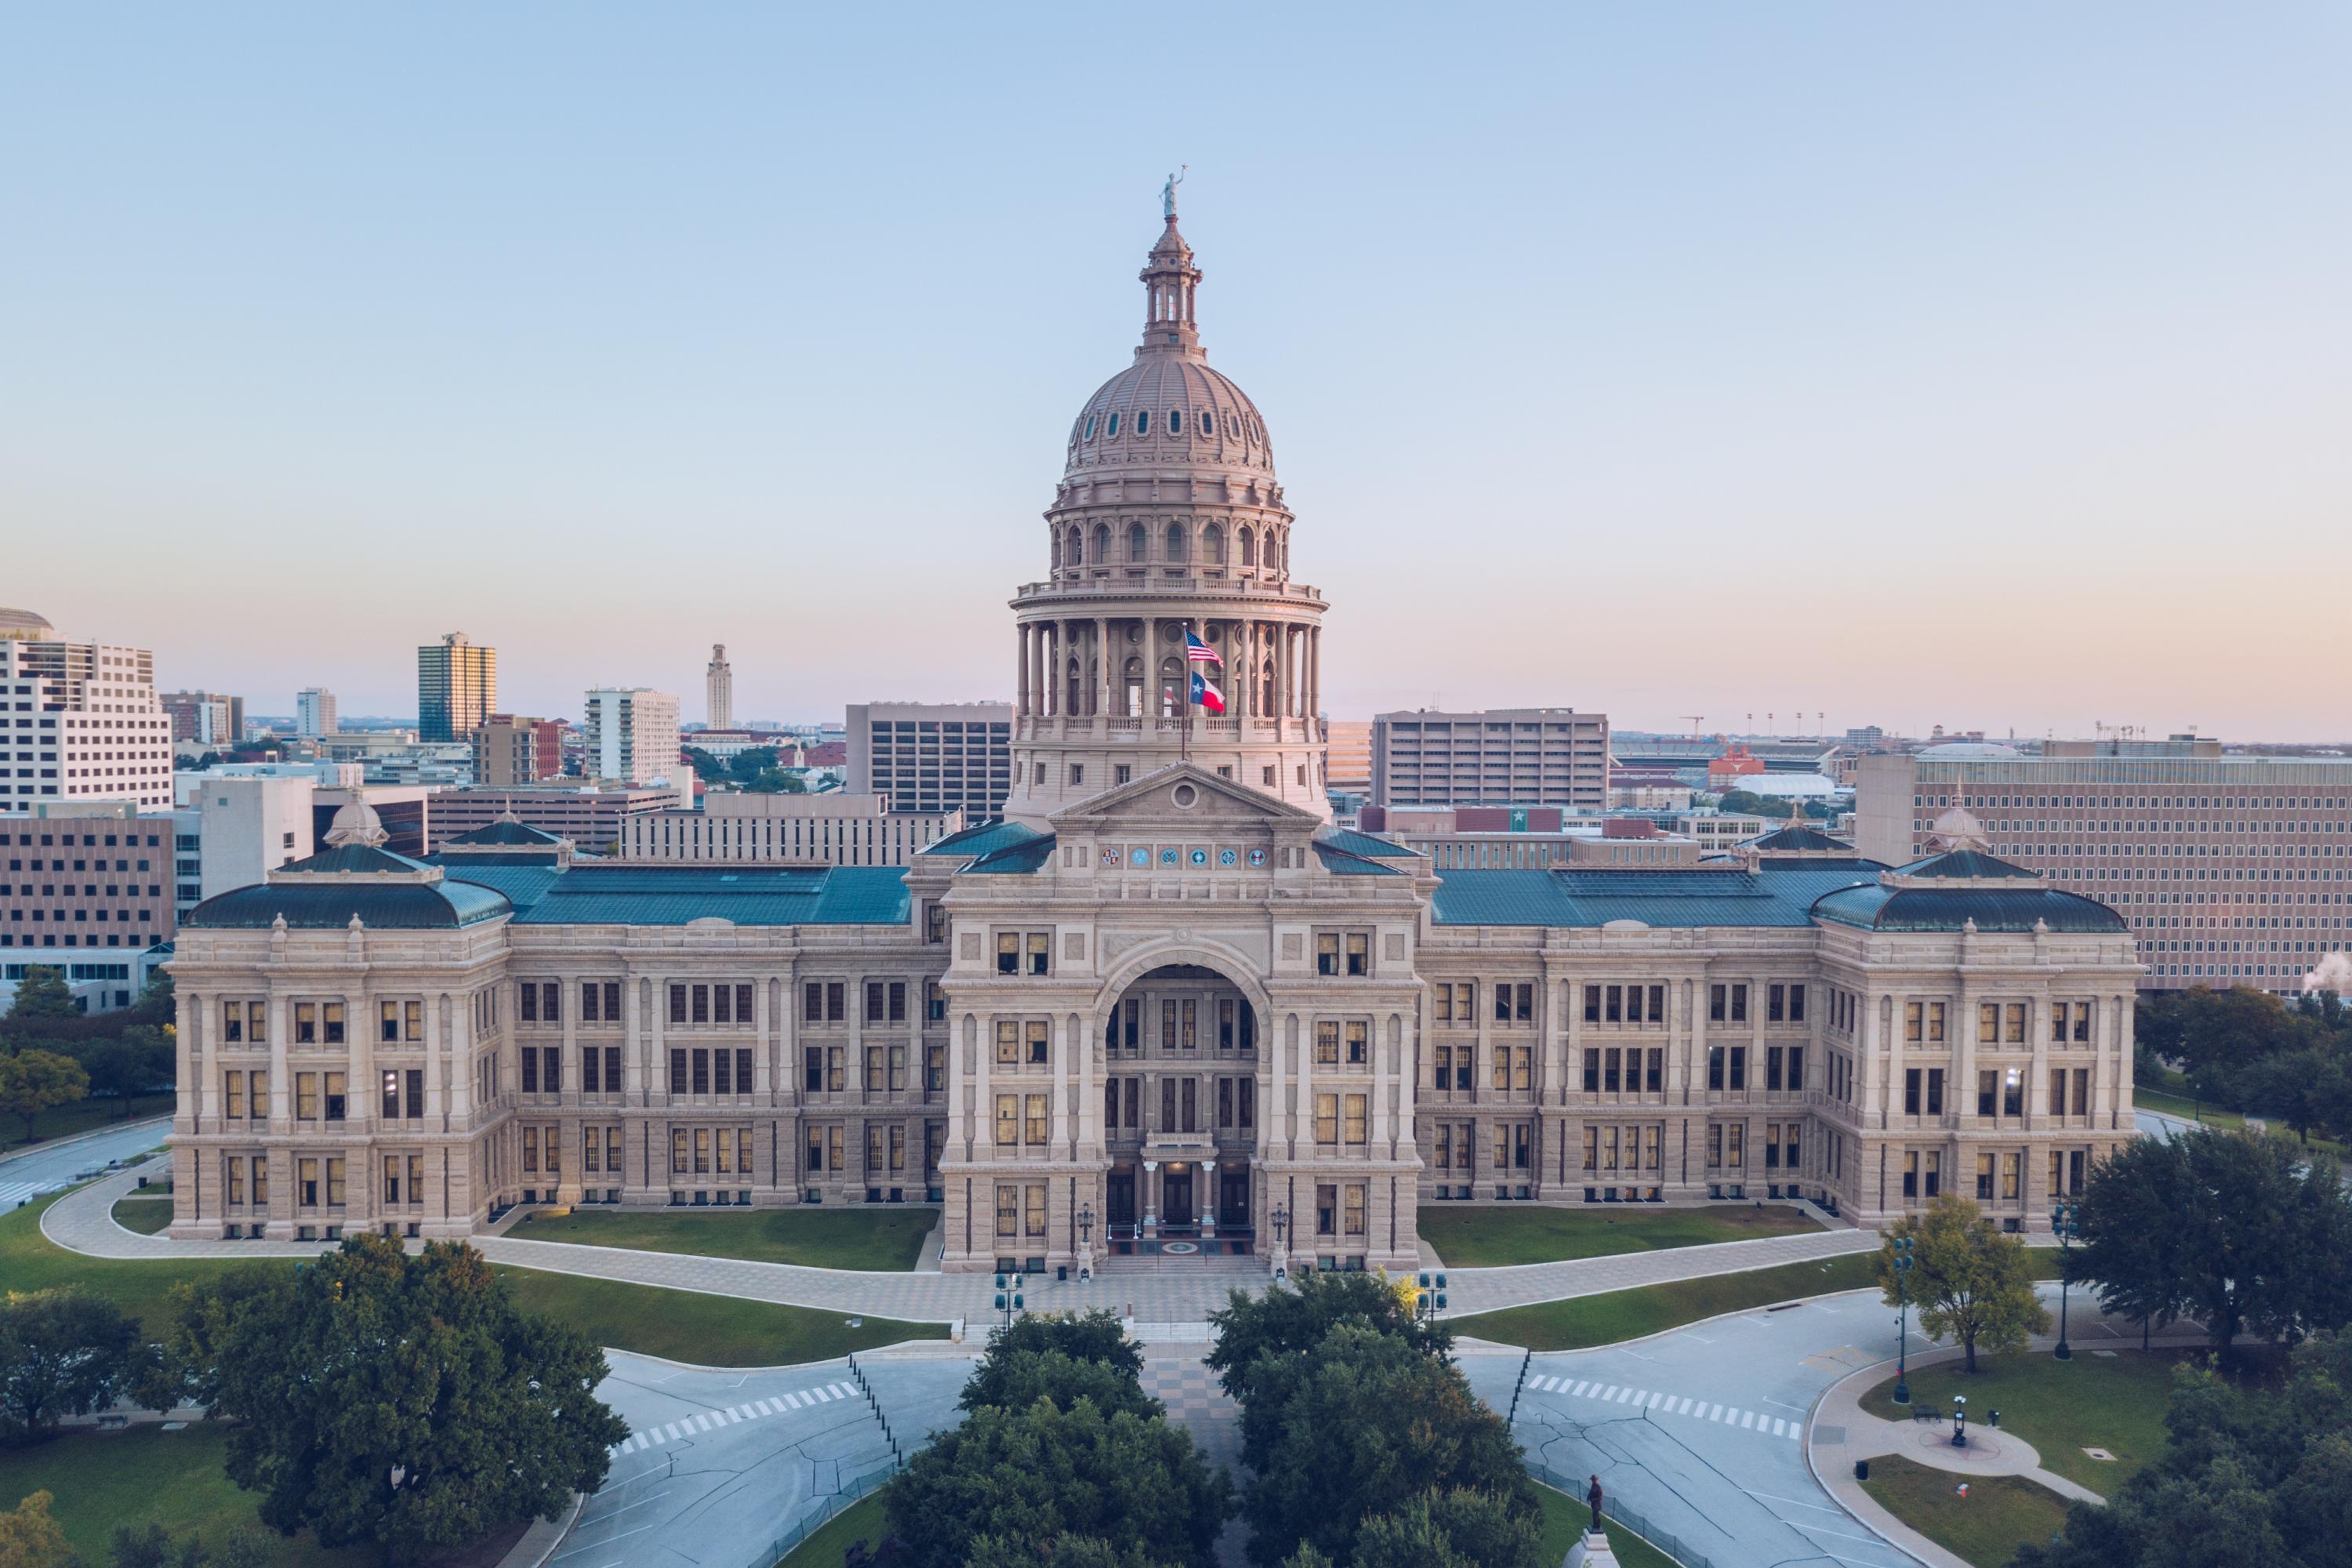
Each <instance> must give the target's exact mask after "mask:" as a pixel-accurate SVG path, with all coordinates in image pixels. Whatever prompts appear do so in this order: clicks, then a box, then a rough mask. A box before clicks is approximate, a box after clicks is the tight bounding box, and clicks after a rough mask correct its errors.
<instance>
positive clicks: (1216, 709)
mask: <svg viewBox="0 0 2352 1568" xmlns="http://www.w3.org/2000/svg"><path fill="white" fill-rule="evenodd" d="M1192 700H1193V701H1195V702H1197V703H1199V704H1200V705H1201V706H1202V707H1203V708H1205V709H1207V710H1209V711H1210V712H1212V713H1222V712H1223V711H1224V710H1225V694H1224V693H1223V692H1222V691H1220V690H1218V689H1216V688H1215V687H1213V686H1212V685H1210V684H1209V680H1208V677H1206V676H1204V675H1202V673H1201V672H1200V671H1199V670H1197V669H1196V670H1194V671H1193V672H1192Z"/></svg>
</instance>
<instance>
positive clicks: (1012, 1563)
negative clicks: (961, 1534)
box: [964, 1535, 1180, 1568]
mask: <svg viewBox="0 0 2352 1568" xmlns="http://www.w3.org/2000/svg"><path fill="white" fill-rule="evenodd" d="M964 1563H965V1568H1180V1565H1179V1564H1177V1563H1174V1562H1172V1561H1170V1560H1168V1559H1165V1558H1160V1557H1155V1556H1153V1555H1151V1554H1150V1552H1146V1551H1145V1550H1144V1549H1143V1548H1142V1547H1140V1546H1129V1547H1127V1548H1125V1549H1124V1550H1122V1549H1120V1548H1118V1547H1115V1546H1113V1545H1112V1544H1111V1543H1110V1542H1108V1541H1104V1540H1101V1539H1099V1538H1097V1537H1096V1536H1091V1535H1065V1536H1063V1537H1061V1538H1060V1539H1058V1540H1057V1541H1055V1542H1054V1544H1053V1547H1052V1549H1051V1550H1050V1551H1048V1552H1046V1553H1045V1555H1043V1556H1040V1555H1038V1553H1037V1552H1036V1550H1035V1549H1034V1547H1031V1546H1029V1545H1027V1544H1025V1543H1024V1542H1018V1541H1014V1540H1013V1539H1011V1538H1010V1537H1007V1536H1002V1535H983V1536H982V1537H981V1538H980V1539H979V1540H977V1541H975V1542H972V1543H971V1555H970V1556H968V1557H966V1558H965V1559H964Z"/></svg>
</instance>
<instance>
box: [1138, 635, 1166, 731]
mask: <svg viewBox="0 0 2352 1568" xmlns="http://www.w3.org/2000/svg"><path fill="white" fill-rule="evenodd" d="M1160 697H1161V690H1160V618H1159V617H1158V616H1146V617H1145V618H1144V622H1143V712H1144V716H1145V717H1146V718H1150V719H1158V718H1161V717H1163V716H1165V714H1166V713H1167V711H1168V706H1167V704H1166V703H1164V702H1162V701H1161V700H1160Z"/></svg>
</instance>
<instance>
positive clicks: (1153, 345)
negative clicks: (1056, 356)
mask: <svg viewBox="0 0 2352 1568" xmlns="http://www.w3.org/2000/svg"><path fill="white" fill-rule="evenodd" d="M1172 205H1173V204H1172V203H1171V206H1172ZM1137 276H1138V278H1139V279H1140V280H1141V282H1142V284H1143V289H1144V323H1143V341H1142V342H1139V343H1138V344H1137V345H1136V350H1135V363H1133V364H1131V365H1129V366H1128V367H1127V368H1126V369H1125V370H1123V371H1120V372H1119V373H1118V374H1117V375H1114V376H1112V377H1111V378H1110V379H1109V380H1108V381H1107V382H1104V383H1103V384H1102V385H1101V386H1099V387H1097V388H1096V390H1095V395H1093V396H1092V397H1089V398H1087V403H1086V406H1085V407H1083V408H1081V409H1079V410H1078V416H1077V418H1076V419H1075V420H1073V421H1072V422H1071V424H1070V456H1069V463H1068V466H1067V468H1066V470H1065V473H1064V478H1065V479H1081V478H1088V479H1090V478H1095V477H1097V476H1099V475H1101V474H1103V473H1104V472H1105V471H1106V470H1113V469H1118V468H1150V469H1164V468H1225V469H1237V470H1240V471H1242V472H1244V473H1250V474H1253V475H1254V476H1255V477H1259V478H1265V479H1271V478H1272V477H1273V473H1274V449H1273V447H1272V445H1271V444H1270V443H1269V442H1268V441H1267V439H1266V434H1265V420H1263V419H1261V418H1260V417H1259V416H1258V412H1257V405H1256V404H1255V403H1252V402H1251V401H1250V400H1249V395H1248V394H1246V393H1244V392H1243V391H1242V389H1241V388H1240V387H1238V386H1235V385H1234V384H1233V381H1232V380H1231V378H1229V377H1227V376H1224V375H1222V374H1218V373H1217V372H1215V371H1213V370H1211V369H1210V368H1209V361H1208V356H1207V355H1206V354H1205V353H1202V350H1201V338H1200V327H1199V321H1198V319H1197V317H1196V315H1195V309H1196V303H1197V299H1198V295H1199V291H1200V286H1201V269H1200V268H1198V267H1196V266H1194V265H1193V264H1192V247H1191V246H1190V245H1187V244H1186V243H1185V242H1184V237H1183V236H1182V235H1181V234H1180V233H1178V232H1177V229H1176V215H1175V213H1174V212H1173V211H1171V212H1169V213H1168V215H1167V226H1166V228H1165V229H1163V230H1162V231H1161V233H1160V240H1159V243H1157V244H1156V245H1154V246H1153V247H1151V254H1150V256H1149V257H1147V258H1145V259H1144V264H1143V270H1142V271H1141V272H1140V273H1139V274H1138V275H1137Z"/></svg>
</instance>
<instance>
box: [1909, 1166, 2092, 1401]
mask: <svg viewBox="0 0 2352 1568" xmlns="http://www.w3.org/2000/svg"><path fill="white" fill-rule="evenodd" d="M1898 1237H1909V1238H1910V1239H1911V1244H1912V1251H1911V1264H1912V1268H1911V1273H1910V1278H1909V1279H1908V1281H1907V1282H1906V1283H1907V1286H1908V1289H1909V1293H1910V1297H1911V1300H1912V1301H1913V1302H1915V1303H1916V1305H1917V1306H1918V1309H1919V1327H1920V1328H1921V1329H1922V1330H1924V1331H1927V1332H1928V1333H1930V1334H1934V1335H1936V1336H1937V1337H1938V1338H1945V1337H1948V1338H1951V1339H1955V1340H1958V1342H1960V1348H1961V1350H1962V1351H1963V1352H1966V1354H1965V1357H1964V1363H1963V1364H1964V1365H1965V1368H1966V1370H1968V1371H1969V1372H1974V1371H1976V1369H1977V1351H1978V1350H1979V1348H1981V1349H1983V1350H1985V1351H1988V1352H1996V1353H1998V1352H2004V1351H2018V1350H2023V1349H2024V1348H2025V1342H2026V1339H2027V1338H2028V1337H2029V1336H2030V1335H2032V1334H2038V1333H2042V1332H2045V1331H2048V1329H2049V1327H2050V1314H2049V1312H2048V1311H2047V1310H2045V1309H2044V1308H2043V1307H2042V1298H2041V1297H2040V1296H2039V1295H2038V1294H2037V1293H2036V1292H2035V1290H2034V1289H2033V1269H2032V1265H2031V1264H2030V1263H2029V1262H2028V1261H2027V1259H2026V1256H2025V1244H2024V1243H2023V1242H2021V1241H2020V1240H2019V1239H2018V1238H2017V1237H2013V1236H2004V1235H2003V1234H2001V1232H2000V1228H1999V1227H1998V1226H1995V1225H1994V1224H1993V1222H1992V1221H1991V1219H1990V1218H1989V1217H1987V1216H1986V1215H1982V1214H1979V1212H1978V1211H1977V1205H1975V1204H1973V1203H1971V1202H1969V1200H1968V1199H1967V1198H1964V1197H1962V1196H1960V1194H1958V1193H1946V1194H1943V1195H1942V1196H1941V1197H1939V1198H1937V1200H1936V1201H1935V1202H1934V1203H1933V1204H1930V1205H1928V1206H1927V1213H1926V1214H1925V1215H1916V1216H1914V1215H1905V1216H1904V1217H1903V1218H1902V1219H1900V1220H1897V1221H1896V1222H1895V1224H1894V1225H1893V1226H1890V1227H1889V1228H1888V1229H1887V1231H1886V1233H1885V1239H1884V1240H1883V1241H1881V1242H1880V1244H1879V1248H1878V1283H1879V1286H1880V1288H1881V1289H1884V1290H1885V1292H1886V1304H1887V1305H1888V1306H1890V1307H1892V1306H1894V1305H1895V1240H1896V1238H1898Z"/></svg>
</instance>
